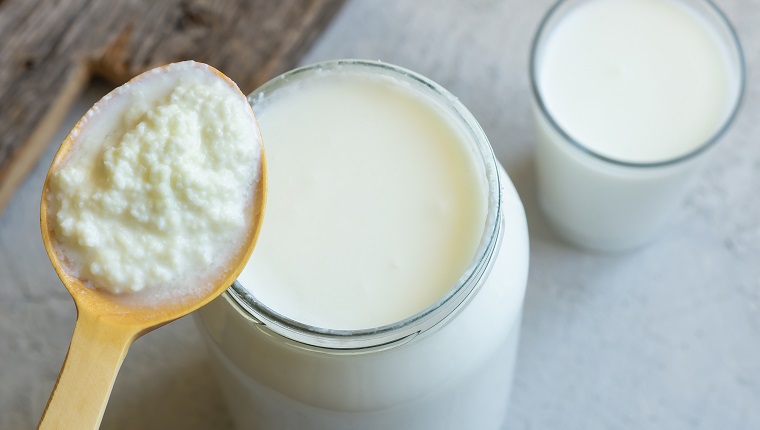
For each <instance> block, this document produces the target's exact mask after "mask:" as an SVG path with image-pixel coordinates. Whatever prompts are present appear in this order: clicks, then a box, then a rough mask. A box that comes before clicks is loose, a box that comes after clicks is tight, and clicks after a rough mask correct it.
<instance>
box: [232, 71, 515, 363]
mask: <svg viewBox="0 0 760 430" xmlns="http://www.w3.org/2000/svg"><path fill="white" fill-rule="evenodd" d="M338 70H341V71H343V70H346V71H360V72H361V71H364V72H369V73H382V74H384V75H387V76H391V77H394V78H398V79H401V80H402V81H403V82H405V83H408V84H410V85H413V86H415V87H417V89H419V90H422V91H423V92H424V93H425V95H426V96H428V97H432V98H433V99H434V101H437V102H439V103H438V104H440V105H441V106H442V107H444V108H447V109H448V110H449V111H450V112H449V113H451V114H453V116H454V117H455V118H456V119H457V120H458V121H460V122H461V125H463V126H464V129H465V130H466V131H467V132H468V134H469V137H470V138H469V139H467V142H469V143H468V144H471V145H473V146H474V149H476V151H475V152H476V154H478V155H476V158H478V159H479V160H480V159H481V158H482V162H483V171H484V172H485V175H486V182H487V187H488V190H487V195H488V211H487V214H486V221H485V226H484V229H483V235H482V236H481V240H480V243H479V245H478V248H477V250H476V251H475V256H474V258H473V259H472V261H471V262H470V264H469V266H468V267H467V269H466V270H465V271H464V273H463V274H462V276H461V277H460V278H459V279H458V280H457V282H456V284H455V285H454V286H453V287H452V288H451V289H450V290H449V291H448V292H447V293H446V294H445V295H444V296H442V297H441V298H440V299H439V300H438V301H436V302H434V303H433V304H431V305H430V306H428V307H427V308H425V309H424V310H422V311H420V312H418V313H416V314H414V315H412V316H410V317H407V318H404V319H401V320H399V321H397V322H394V323H390V324H386V325H383V326H379V327H372V328H364V329H355V330H350V329H329V328H323V327H316V326H313V325H309V324H305V323H301V322H299V321H296V320H294V319H292V318H289V317H287V316H285V315H283V314H281V313H279V312H277V311H275V310H273V309H272V308H270V307H268V306H267V305H265V304H264V303H263V302H261V301H259V300H258V299H257V298H256V297H255V296H254V295H253V294H252V293H251V292H250V291H248V290H247V289H246V288H245V287H244V286H242V285H241V284H240V283H239V282H238V281H235V282H234V283H233V285H232V286H231V287H230V288H229V289H228V290H227V291H226V292H225V293H224V294H225V295H226V296H227V298H228V301H230V302H231V303H233V304H236V305H237V307H238V310H239V311H241V312H245V313H246V314H247V315H246V317H247V318H249V319H251V320H252V321H253V322H254V323H258V324H262V325H264V326H267V327H269V328H270V329H271V330H272V331H274V332H275V333H277V334H279V335H282V336H284V337H286V338H288V339H291V340H293V341H296V342H298V343H300V344H303V345H306V346H312V347H318V348H325V349H334V350H359V349H372V350H374V349H377V348H387V347H389V346H391V345H396V344H400V343H405V342H406V341H407V340H410V339H412V338H414V337H415V336H416V335H417V334H420V333H422V332H424V331H427V330H428V329H430V328H432V327H433V326H435V325H437V324H439V323H440V322H442V321H443V320H445V319H446V318H447V317H448V316H449V315H451V314H453V313H454V312H455V310H456V309H457V308H459V307H460V305H462V304H463V303H464V302H465V301H466V300H467V299H468V298H469V297H471V296H472V293H473V291H475V290H476V288H477V287H478V286H479V285H480V284H482V280H483V278H484V276H485V275H487V273H488V272H489V271H490V268H491V266H492V260H493V257H494V254H495V250H496V249H497V243H498V241H499V239H500V236H501V235H500V231H501V223H502V219H501V218H502V214H501V213H502V211H501V203H502V202H501V200H502V196H501V180H502V179H501V177H500V174H499V171H498V164H497V162H496V156H495V155H494V153H493V149H492V148H491V145H490V143H489V142H488V138H487V137H486V135H485V132H484V131H483V129H482V128H481V127H480V125H479V124H478V122H477V121H476V120H475V117H474V116H473V115H472V113H470V111H469V110H467V108H465V107H464V105H463V104H462V103H461V102H460V101H459V99H457V98H456V97H455V96H453V95H452V94H451V93H449V92H448V91H447V90H445V89H444V88H443V87H441V86H440V85H438V84H437V83H435V82H433V81H431V80H430V79H428V78H425V77H424V76H421V75H419V74H417V73H414V72H412V71H409V70H407V69H404V68H401V67H398V66H395V65H392V64H388V63H384V62H380V61H370V60H358V59H345V60H331V61H325V62H320V63H315V64H311V65H307V66H304V67H300V68H297V69H294V70H291V71H289V72H286V73H284V74H282V75H279V76H277V77H275V78H273V79H271V80H270V81H268V82H266V83H265V84H263V85H262V86H261V87H259V88H258V89H256V90H254V91H253V92H252V93H251V94H249V95H248V102H249V104H250V105H251V107H255V105H256V103H260V102H261V101H262V100H265V99H266V97H268V96H269V95H271V94H272V93H274V92H276V91H277V90H279V89H280V88H284V87H286V86H287V85H289V84H290V83H291V82H293V81H294V80H296V81H297V80H298V79H301V78H302V77H308V76H309V75H310V74H312V73H320V72H323V71H338ZM229 299H232V300H229Z"/></svg>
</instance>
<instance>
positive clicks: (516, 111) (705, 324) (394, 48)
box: [0, 0, 760, 430]
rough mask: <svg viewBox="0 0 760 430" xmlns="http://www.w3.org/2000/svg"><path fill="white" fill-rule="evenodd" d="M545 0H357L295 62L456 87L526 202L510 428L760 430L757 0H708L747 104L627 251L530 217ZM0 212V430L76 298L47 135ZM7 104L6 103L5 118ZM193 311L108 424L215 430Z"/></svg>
mask: <svg viewBox="0 0 760 430" xmlns="http://www.w3.org/2000/svg"><path fill="white" fill-rule="evenodd" d="M550 2H551V0H536V1H528V0H523V1H519V0H510V1H491V0H477V1H469V2H460V1H456V0H441V1H417V2H409V1H403V0H395V1H384V0H383V1H381V0H367V1H364V0H354V1H351V2H349V3H348V4H347V6H346V7H345V8H344V9H343V11H342V12H341V13H340V15H339V16H338V18H337V19H336V20H335V22H334V23H333V24H332V26H331V27H330V28H329V29H328V31H327V32H326V33H325V35H324V36H323V37H322V38H321V39H320V40H319V42H318V43H317V44H316V45H315V46H314V48H313V49H312V50H311V52H310V53H309V54H308V55H307V57H306V58H305V59H304V63H308V62H313V61H317V60H323V59H330V58H340V57H360V58H369V59H381V60H384V61H388V62H392V63H396V64H399V65H401V66H405V67H408V68H411V69H413V70H416V71H418V72H420V73H422V74H424V75H427V76H429V77H431V78H432V79H434V80H436V81H438V82H439V83H441V84H442V85H444V86H445V87H447V88H448V89H449V90H451V91H452V92H453V93H454V94H456V95H457V96H459V97H460V99H461V100H462V101H463V102H464V104H465V105H466V106H468V107H469V108H470V109H471V110H472V111H473V113H474V114H475V116H476V117H477V118H478V120H479V121H480V122H481V124H482V126H483V128H484V129H485V131H486V133H487V134H488V136H489V137H490V139H491V142H492V144H493V146H494V148H495V150H496V153H497V155H498V157H499V159H500V160H501V162H502V164H504V166H505V167H506V168H507V170H508V171H509V173H510V176H511V177H512V179H513V181H514V182H515V184H516V186H517V188H518V191H519V192H520V195H521V196H522V199H523V201H524V202H525V206H526V211H527V215H528V220H529V225H530V229H531V241H532V250H531V271H530V273H531V274H530V279H529V286H528V292H527V297H526V302H525V316H524V324H523V336H522V342H521V346H520V352H519V361H518V365H517V371H516V380H515V385H514V394H513V401H512V403H511V406H510V411H511V414H510V417H509V420H508V422H507V423H506V426H505V428H508V429H524V430H539V429H579V430H580V429H584V430H589V429H671V430H672V429H747V430H750V429H760V147H759V146H758V144H759V143H760V142H758V140H759V138H760V130H758V125H759V124H760V87H758V84H757V82H758V66H760V58H759V57H758V54H760V26H758V23H760V3H758V2H757V1H756V0H718V1H717V3H718V4H719V6H721V7H722V8H723V9H724V10H725V12H726V13H727V14H728V16H729V17H730V18H731V20H732V21H733V22H734V24H735V26H736V27H737V29H738V32H739V34H740V37H741V39H742V41H743V43H744V48H745V53H746V57H747V63H748V69H749V80H748V89H747V93H746V101H745V105H744V108H743V110H742V112H741V114H740V116H739V118H738V120H737V122H736V123H735V125H734V127H733V128H732V129H731V130H730V132H729V133H728V135H727V136H726V137H725V139H724V141H723V142H721V144H720V145H719V147H718V148H717V150H716V151H715V153H714V154H713V156H712V159H711V161H710V163H709V164H708V166H707V168H706V170H705V171H704V172H703V174H702V175H701V176H700V178H699V180H698V183H697V184H696V186H695V187H694V189H693V191H692V192H691V193H690V194H689V196H688V198H687V199H686V201H685V202H684V204H683V205H682V206H681V208H680V209H679V211H678V213H677V214H676V215H675V216H674V217H673V219H672V220H671V222H670V223H669V225H668V226H667V229H666V231H665V232H664V233H663V234H662V236H661V237H660V238H659V239H658V240H657V241H656V242H655V243H653V244H651V245H650V246H648V247H646V248H644V249H641V250H639V251H636V252H631V253H627V254H615V255H598V254H592V253H587V252H583V251H579V250H577V249H574V248H572V247H570V246H568V245H565V244H563V243H562V242H561V241H560V240H559V239H558V238H557V237H556V236H555V235H554V234H553V233H552V232H551V231H550V230H548V228H547V227H546V225H545V223H544V221H543V219H542V218H541V215H540V213H539V212H538V210H537V206H536V199H535V195H534V188H535V187H534V179H533V166H532V158H531V157H532V144H531V141H532V139H533V131H532V129H531V125H530V112H529V105H528V102H529V91H528V78H527V57H528V46H529V43H530V38H531V36H532V34H533V32H534V30H535V28H536V25H537V23H538V21H539V19H540V17H541V15H542V14H543V12H544V11H545V10H546V9H547V8H548V7H549V4H550ZM106 90H107V89H106V88H104V87H102V86H95V87H93V88H91V89H90V90H88V92H87V94H85V96H84V97H83V98H82V100H81V101H80V102H79V103H78V104H77V106H76V107H75V109H73V110H72V113H71V115H70V117H69V119H68V122H67V123H66V124H64V125H63V127H62V131H61V133H60V134H59V135H58V136H57V137H56V138H55V139H54V140H53V142H51V146H50V149H49V151H48V152H47V153H46V154H45V156H44V157H43V159H42V160H41V162H40V164H39V166H37V168H36V169H35V170H34V172H33V173H32V175H31V176H30V177H29V178H28V179H27V180H26V182H25V183H24V184H23V186H22V187H21V189H20V191H19V192H18V194H17V195H16V196H15V198H14V199H13V201H12V202H11V204H10V206H9V207H8V208H7V210H6V211H5V213H4V214H3V215H2V217H0V429H23V428H33V427H34V426H36V423H37V421H38V419H39V417H40V415H41V413H42V410H43V408H44V406H45V403H46V401H47V398H48V396H49V394H50V391H51V389H52V387H53V384H54V383H55V379H56V375H57V373H58V370H59V368H60V365H61V362H62V360H63V358H64V356H65V354H66V349H67V346H68V342H69V339H70V336H71V332H72V329H73V325H74V321H75V310H74V306H73V303H72V301H71V299H70V298H69V296H68V294H67V293H66V291H65V289H64V288H63V286H62V285H61V283H60V281H59V280H58V279H57V277H56V275H55V273H54V272H53V270H52V268H51V267H50V264H49V262H48V260H47V257H46V256H45V253H44V250H43V247H42V243H41V240H40V235H39V231H38V230H39V227H38V207H39V206H38V205H39V195H40V190H41V186H42V181H43V178H44V175H45V172H46V170H47V166H48V165H49V163H50V160H51V158H52V156H53V153H54V150H55V146H57V143H58V142H59V141H60V140H61V139H62V137H63V136H64V135H65V132H66V131H67V130H68V129H69V128H70V127H71V126H72V125H73V122H74V121H75V120H76V118H78V116H79V115H81V113H82V112H83V111H84V110H85V109H86V108H87V107H88V106H89V105H90V104H92V103H93V102H94V101H95V100H96V99H97V98H98V97H99V96H100V95H101V94H102V93H103V92H104V91H106ZM0 114H2V113H0ZM229 427H230V421H229V418H228V415H227V411H226V409H225V406H224V404H223V402H222V400H221V398H220V391H219V389H218V387H217V386H216V382H215V381H214V379H213V377H212V375H211V374H210V369H209V366H208V363H207V359H206V352H205V350H204V347H203V345H202V344H201V342H200V339H199V337H198V335H197V333H196V332H195V328H194V326H193V324H192V321H191V320H189V319H187V318H185V319H182V320H179V321H177V322H175V323H172V324H170V325H168V326H166V327H164V328H162V329H160V330H158V331H156V332H153V333H151V334H149V335H147V336H145V337H144V338H142V339H140V340H139V341H138V342H137V343H136V344H135V345H134V346H133V348H132V349H131V350H130V353H129V355H128V356H127V359H126V361H125V363H124V366H123V368H122V370H121V373H120V374H119V378H118V380H117V382H116V385H115V388H114V391H113V395H112V397H111V401H110V403H109V406H108V409H107V410H106V414H105V418H104V421H103V425H102V428H103V429H186V430H194V429H225V428H229Z"/></svg>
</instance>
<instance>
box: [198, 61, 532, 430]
mask: <svg viewBox="0 0 760 430" xmlns="http://www.w3.org/2000/svg"><path fill="white" fill-rule="evenodd" d="M249 100H250V102H251V105H252V106H253V110H254V112H255V114H256V117H257V119H258V121H259V125H260V128H261V131H262V136H263V139H264V142H265V148H266V157H267V170H268V184H269V192H268V199H267V210H266V215H265V217H264V222H263V225H262V231H261V236H260V238H259V242H258V245H257V247H256V250H255V251H254V254H253V256H252V257H251V260H250V262H249V263H248V266H247V267H246V268H245V270H244V271H243V273H242V274H241V276H240V277H239V278H238V281H237V282H236V283H235V285H233V286H232V288H230V289H229V290H228V291H227V292H226V293H224V294H223V295H222V296H221V297H220V298H218V299H217V300H215V301H214V302H212V303H210V304H209V305H207V306H206V307H204V308H203V309H202V310H200V311H199V312H198V313H196V321H197V323H198V326H199V328H200V331H201V333H202V335H203V337H204V338H205V339H206V341H207V344H208V346H209V350H210V355H211V362H212V365H213V369H214V371H215V373H216V374H217V376H218V378H219V380H220V382H221V387H222V392H223V393H224V396H225V398H226V400H227V402H228V405H229V410H230V413H231V415H232V418H233V420H234V422H235V425H236V427H237V428H238V429H278V430H287V429H294V430H296V429H298V430H301V429H314V430H334V429H363V430H387V429H402V430H429V429H439V430H446V429H450V430H454V429H465V428H472V429H478V430H489V429H491V430H498V429H500V428H501V425H502V423H503V421H504V420H505V415H506V410H507V406H508V400H509V393H510V387H511V380H512V372H513V370H514V364H515V356H516V350H517V344H518V339H519V331H520V321H521V313H522V302H523V296H524V293H525V286H526V280H527V273H528V256H529V252H528V232H527V225H526V220H525V215H524V211H523V207H522V204H521V202H520V199H519V197H518V195H517V193H516V191H515V188H514V187H513V185H512V183H511V182H510V180H509V177H508V176H507V174H506V173H505V171H504V170H503V169H502V168H501V166H500V165H499V163H498V162H497V161H496V158H495V157H494V154H493V151H492V149H491V146H490V145H489V143H488V140H487V138H486V136H485V134H484V133H483V130H482V129H481V128H480V126H479V125H478V123H477V121H476V120H475V118H474V117H473V116H472V114H471V113H470V112H469V111H468V110H467V109H466V108H465V107H464V106H463V105H462V104H461V103H460V102H459V101H458V100H457V99H456V98H455V97H454V96H452V95H451V94H450V93H448V92H447V91H446V90H444V89H443V88H441V87H440V86H439V85H437V84H435V83H433V82H431V81H430V80H428V79H426V78H424V77H422V76H420V75H417V74H415V73H413V72H410V71H408V70H405V69H401V68H399V67H396V66H392V65H389V64H385V63H380V62H369V61H359V60H341V61H331V62H326V63H320V64H316V65H313V66H307V67H305V68H301V69H297V70H294V71H291V72H289V73H286V74H284V75H282V76H280V77H278V78H275V79H274V80H272V81H270V82H269V83H267V84H265V85H264V86H262V87H261V88H259V89H258V90H257V91H255V92H254V93H253V94H251V95H250V96H249Z"/></svg>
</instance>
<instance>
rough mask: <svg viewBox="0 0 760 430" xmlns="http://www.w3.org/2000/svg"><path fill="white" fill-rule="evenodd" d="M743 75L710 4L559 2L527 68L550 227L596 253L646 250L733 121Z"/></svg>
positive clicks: (728, 35) (723, 24)
mask: <svg viewBox="0 0 760 430" xmlns="http://www.w3.org/2000/svg"><path fill="white" fill-rule="evenodd" d="M741 69H742V60H741V52H740V51H739V46H738V42H737V41H736V39H735V35H734V34H733V32H732V30H731V29H730V27H729V25H728V23H727V22H726V21H725V19H724V18H723V16H722V15H721V14H720V13H719V12H718V11H717V9H715V7H714V6H713V5H712V4H709V3H708V2H702V1H681V0H588V1H566V2H563V3H560V5H559V6H558V7H557V8H556V9H554V10H553V11H552V12H551V13H550V15H548V17H547V19H546V20H545V21H544V23H543V25H542V27H541V30H539V35H538V36H537V38H536V41H535V45H534V51H533V58H532V70H531V72H532V77H533V84H534V94H535V98H534V100H535V102H536V103H535V105H534V108H535V111H536V112H535V116H536V122H537V125H538V127H537V148H536V151H537V155H536V156H537V158H536V159H537V164H538V174H539V176H538V179H539V200H540V203H541V206H542V209H543V210H544V213H545V214H546V215H547V217H548V218H549V220H550V221H551V222H552V224H553V225H554V226H555V227H557V230H558V231H559V232H560V233H561V234H563V235H564V236H566V237H567V238H569V239H570V240H571V241H574V242H576V243H579V244H581V245H585V246H588V247H591V248H597V249H624V248H630V247H635V246H637V245H640V244H642V243H644V242H646V241H647V240H648V239H649V238H650V237H651V236H652V235H653V234H654V233H655V232H656V231H657V230H658V228H659V227H660V226H661V225H662V224H664V222H665V221H666V219H667V217H668V215H669V214H670V213H671V212H672V210H673V209H674V208H675V207H676V206H677V205H678V203H679V202H680V198H681V196H682V195H683V194H684V192H685V190H686V189H687V187H688V184H689V180H690V179H691V177H692V176H693V173H694V172H695V170H696V167H697V166H698V165H699V164H700V162H701V161H702V157H699V156H698V155H702V154H703V153H704V152H705V151H704V150H705V149H706V148H707V147H708V146H709V144H710V143H711V142H713V141H714V140H715V139H716V138H717V136H718V135H719V134H720V133H721V132H722V130H724V129H725V127H726V126H727V124H728V123H729V122H730V119H731V118H732V117H733V114H734V112H735V110H736V107H737V105H738V101H739V99H740V94H741V87H742V71H741Z"/></svg>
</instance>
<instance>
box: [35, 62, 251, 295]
mask: <svg viewBox="0 0 760 430" xmlns="http://www.w3.org/2000/svg"><path fill="white" fill-rule="evenodd" d="M72 133H73V137H74V138H75V139H76V142H75V144H74V146H73V148H72V152H71V153H70V154H69V155H68V156H67V158H66V159H65V161H64V163H63V165H61V167H60V168H59V169H58V170H57V171H55V172H54V173H53V174H52V177H51V179H50V182H49V192H48V199H49V212H48V213H49V216H50V220H51V224H52V226H53V229H54V237H55V240H56V242H57V248H56V249H57V251H58V253H59V256H61V257H63V260H64V261H65V264H66V265H67V266H68V267H69V269H70V270H71V271H72V272H73V274H74V275H75V276H77V277H78V278H80V279H82V280H84V281H85V282H86V283H87V284H89V285H90V286H92V287H95V288H98V289H103V290H107V291H110V292H113V293H122V292H136V291H140V290H150V289H155V288H157V287H172V286H175V287H182V288H193V285H189V284H197V283H198V280H204V282H207V283H208V282H211V281H212V280H213V279H212V278H211V277H212V276H213V277H215V276H217V275H218V273H217V272H218V270H219V269H220V268H222V267H225V264H226V262H227V260H228V259H230V258H231V257H233V256H234V255H235V254H236V253H237V252H239V250H240V248H241V246H242V245H243V242H244V240H245V238H246V236H247V233H248V231H249V228H250V227H249V224H250V223H251V217H252V214H251V212H252V211H251V209H250V208H251V204H252V200H253V190H254V184H255V182H256V181H257V180H258V176H259V174H260V172H259V170H258V167H257V166H259V159H260V157H261V156H262V143H261V138H260V135H259V133H258V129H257V126H256V122H255V119H254V118H253V113H252V111H251V109H250V108H249V106H248V104H247V103H246V100H245V97H244V96H243V95H242V93H240V91H239V90H238V89H237V87H236V86H235V85H234V84H233V83H232V82H231V81H228V80H226V79H225V78H223V77H222V76H221V75H220V74H218V72H216V71H215V70H213V69H212V68H210V67H208V66H206V65H203V64H199V63H193V62H183V63H176V64H172V65H169V66H166V67H164V68H160V69H154V70H152V71H150V72H147V73H145V74H143V75H141V76H139V77H138V78H136V79H135V80H133V81H131V82H129V83H127V84H126V85H124V86H122V87H119V88H118V89H116V90H115V91H113V92H112V93H110V94H108V95H107V96H105V97H104V98H103V99H102V100H101V101H100V102H98V103H97V104H96V105H95V106H94V107H93V108H92V109H91V110H90V111H89V112H88V113H87V114H86V116H85V118H84V119H83V121H82V123H81V125H80V126H79V129H76V128H75V130H74V131H73V132H72ZM196 287H198V288H200V287H202V286H196Z"/></svg>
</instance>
